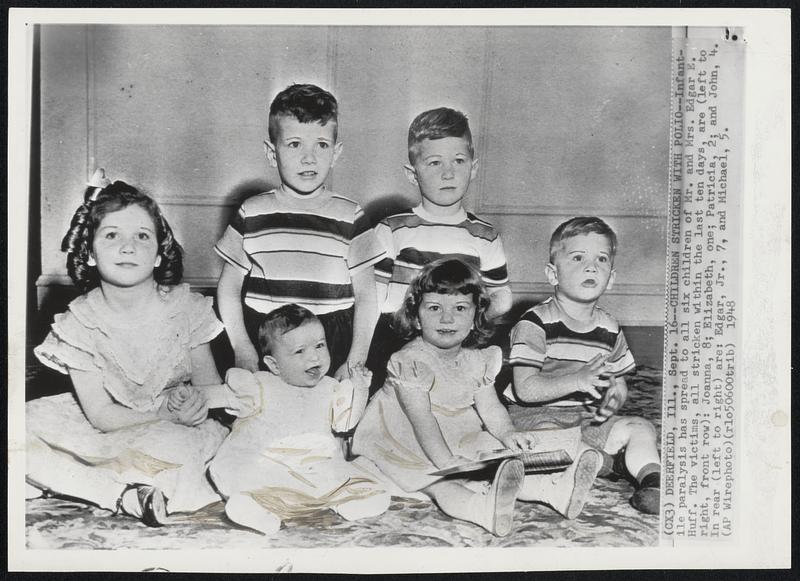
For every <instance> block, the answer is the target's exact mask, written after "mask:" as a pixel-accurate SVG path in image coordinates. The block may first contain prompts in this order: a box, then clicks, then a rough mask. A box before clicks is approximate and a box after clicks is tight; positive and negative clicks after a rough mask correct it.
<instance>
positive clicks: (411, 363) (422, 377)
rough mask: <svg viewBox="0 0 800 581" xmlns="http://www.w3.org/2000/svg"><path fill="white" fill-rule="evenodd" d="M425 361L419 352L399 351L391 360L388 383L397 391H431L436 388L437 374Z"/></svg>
mask: <svg viewBox="0 0 800 581" xmlns="http://www.w3.org/2000/svg"><path fill="white" fill-rule="evenodd" d="M425 359H426V358H425V357H424V353H421V352H419V351H415V350H408V351H398V352H397V353H395V354H394V355H392V357H391V359H389V365H388V367H387V369H386V371H387V375H386V383H388V384H389V385H391V386H392V387H393V388H394V389H395V390H402V389H413V390H422V391H428V392H429V391H431V390H432V389H433V388H434V387H435V386H436V374H435V373H434V371H433V369H432V367H431V366H430V365H429V364H428V363H427V362H426V361H425Z"/></svg>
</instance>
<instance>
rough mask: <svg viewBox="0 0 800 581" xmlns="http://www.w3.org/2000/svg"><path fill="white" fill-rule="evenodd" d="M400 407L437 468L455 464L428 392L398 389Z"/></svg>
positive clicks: (418, 440) (423, 448)
mask: <svg viewBox="0 0 800 581" xmlns="http://www.w3.org/2000/svg"><path fill="white" fill-rule="evenodd" d="M397 398H398V400H399V402H400V407H401V408H402V409H403V412H405V414H406V416H408V419H409V421H410V422H411V427H412V428H413V429H414V435H415V436H416V438H417V442H419V445H420V447H421V448H422V450H423V452H425V454H426V455H427V456H428V458H430V460H431V462H433V463H434V465H436V467H437V468H445V467H446V466H448V465H450V464H452V463H454V455H453V452H452V451H450V447H449V446H448V445H447V442H445V439H444V436H443V435H442V430H441V428H440V427H439V422H437V421H436V418H435V417H434V416H433V412H431V400H430V396H429V395H428V392H426V391H424V390H422V389H414V388H403V387H400V388H398V389H397Z"/></svg>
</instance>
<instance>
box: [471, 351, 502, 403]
mask: <svg viewBox="0 0 800 581" xmlns="http://www.w3.org/2000/svg"><path fill="white" fill-rule="evenodd" d="M478 354H479V358H478V361H479V364H478V382H477V384H476V386H475V391H476V392H478V391H480V390H482V389H487V388H489V389H494V380H495V379H496V378H497V374H498V373H500V368H501V367H502V366H503V352H502V351H501V349H500V347H498V346H497V345H492V346H491V347H487V348H486V349H481V350H480V351H478Z"/></svg>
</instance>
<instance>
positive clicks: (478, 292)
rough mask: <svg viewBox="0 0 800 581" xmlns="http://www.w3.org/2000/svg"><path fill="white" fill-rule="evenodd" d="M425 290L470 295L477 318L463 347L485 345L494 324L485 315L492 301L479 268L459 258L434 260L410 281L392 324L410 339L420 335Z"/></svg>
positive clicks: (402, 335) (426, 291)
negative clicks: (421, 305) (421, 308)
mask: <svg viewBox="0 0 800 581" xmlns="http://www.w3.org/2000/svg"><path fill="white" fill-rule="evenodd" d="M425 293H437V294H443V295H455V294H463V295H470V296H471V297H472V302H473V303H474V304H475V320H474V325H473V327H472V330H471V331H470V332H469V335H467V338H466V339H465V340H464V343H463V346H464V347H483V346H485V345H486V344H487V343H488V342H489V339H490V338H491V336H492V333H493V332H494V326H493V325H492V323H491V322H490V321H489V319H488V318H487V316H486V311H487V310H488V309H489V304H490V298H489V293H488V292H487V290H486V285H485V284H484V283H483V280H481V275H480V273H479V272H478V271H477V270H475V269H474V268H473V267H472V266H470V265H469V264H466V263H465V262H462V261H461V260H458V259H457V258H440V259H439V260H435V261H433V262H431V263H430V264H428V265H427V266H426V267H425V268H423V269H422V271H421V272H420V273H419V274H418V275H417V277H416V278H415V279H414V280H413V281H412V282H411V284H410V285H409V287H408V290H407V291H406V297H405V300H404V301H403V306H402V307H400V309H398V310H397V312H396V313H395V314H394V317H393V320H392V323H391V325H392V329H393V330H394V331H395V332H396V333H397V334H398V335H399V336H400V337H401V338H403V339H405V340H410V339H413V338H414V337H416V336H418V335H420V333H421V331H420V329H419V306H420V304H422V295H424V294H425Z"/></svg>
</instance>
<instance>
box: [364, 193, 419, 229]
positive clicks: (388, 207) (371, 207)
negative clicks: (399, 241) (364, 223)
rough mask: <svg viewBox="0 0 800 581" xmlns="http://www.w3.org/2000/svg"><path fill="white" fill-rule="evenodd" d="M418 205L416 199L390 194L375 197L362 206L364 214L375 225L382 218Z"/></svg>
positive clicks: (399, 194)
mask: <svg viewBox="0 0 800 581" xmlns="http://www.w3.org/2000/svg"><path fill="white" fill-rule="evenodd" d="M417 204H419V199H418V197H416V196H415V197H411V196H409V195H407V194H402V193H400V192H390V193H387V194H383V195H382V196H380V197H377V198H375V199H373V200H371V201H369V202H367V204H366V205H365V206H364V213H365V214H366V215H367V217H368V218H369V219H370V222H371V223H372V224H373V225H375V224H377V223H378V222H380V221H381V220H383V219H384V218H387V217H388V216H391V215H393V214H397V213H399V212H403V211H404V210H408V209H409V208H412V207H414V206H416V205H417Z"/></svg>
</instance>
